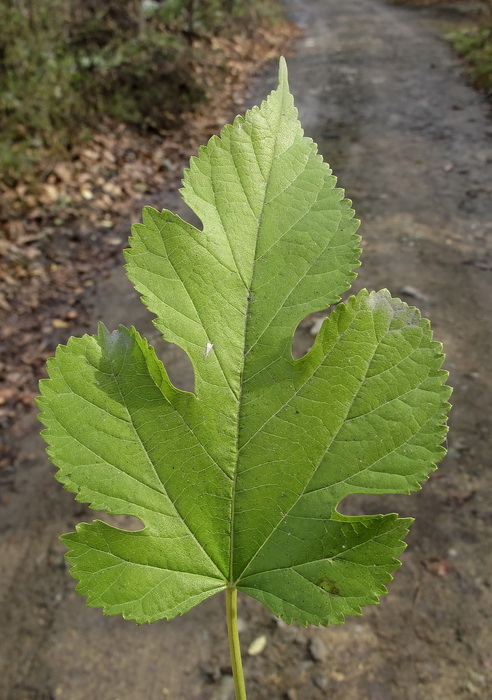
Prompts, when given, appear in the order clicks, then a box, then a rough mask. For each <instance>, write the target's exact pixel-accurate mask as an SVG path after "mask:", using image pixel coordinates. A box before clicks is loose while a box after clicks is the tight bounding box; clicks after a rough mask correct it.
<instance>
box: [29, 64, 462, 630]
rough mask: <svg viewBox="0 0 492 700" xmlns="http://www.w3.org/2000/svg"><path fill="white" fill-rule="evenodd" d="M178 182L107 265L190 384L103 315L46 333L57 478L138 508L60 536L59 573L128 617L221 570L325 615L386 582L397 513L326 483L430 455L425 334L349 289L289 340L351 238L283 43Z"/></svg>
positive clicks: (384, 472)
mask: <svg viewBox="0 0 492 700" xmlns="http://www.w3.org/2000/svg"><path fill="white" fill-rule="evenodd" d="M183 182H184V187H183V190H182V194H183V198H184V200H185V202H186V203H187V204H188V205H189V206H190V207H191V208H192V209H193V210H194V211H195V212H196V213H197V215H198V216H199V218H200V220H201V222H202V225H203V228H202V230H200V229H198V228H196V227H194V226H192V225H190V224H188V223H186V222H185V221H183V220H182V219H181V218H180V217H178V216H176V215H174V214H172V213H171V212H169V211H166V210H164V211H162V212H158V211H156V210H154V209H151V208H149V207H147V208H145V209H144V214H143V223H142V224H137V225H135V226H134V229H133V236H132V238H131V240H130V244H131V247H130V249H129V250H128V251H127V261H128V266H127V269H128V276H129V277H130V279H131V280H132V282H133V283H134V284H135V287H136V289H137V290H138V291H139V292H140V294H141V295H142V300H143V302H144V303H145V304H146V305H147V307H148V308H149V310H150V311H151V312H152V313H153V314H155V316H156V318H155V324H156V326H157V328H159V330H160V331H161V332H162V334H163V336H164V338H165V339H166V340H168V341H170V342H173V343H175V344H177V345H179V346H180V347H181V348H183V349H184V350H185V351H186V353H187V354H188V356H189V357H190V359H191V362H192V364H193V368H194V372H195V390H194V393H193V394H191V393H187V392H183V391H180V390H178V389H176V388H175V387H174V386H173V385H172V384H171V382H170V380H169V377H168V376H167V373H166V371H165V369H164V366H163V365H162V363H161V362H160V360H159V359H158V358H157V357H156V355H155V352H154V350H153V349H152V348H150V347H149V346H148V345H147V342H146V341H145V340H143V339H142V338H141V337H140V335H139V334H138V332H137V331H136V330H135V329H134V328H130V329H127V328H125V327H123V326H120V327H119V329H118V330H117V331H115V332H113V333H109V332H108V331H107V330H106V329H105V328H104V326H101V327H100V329H99V333H98V335H97V336H84V337H83V338H80V339H77V338H72V339H71V340H70V341H69V343H68V345H67V346H66V347H63V346H60V347H59V348H58V350H57V353H56V356H55V358H54V359H52V360H51V361H50V362H49V375H50V379H49V380H43V381H42V382H41V391H42V397H41V398H40V399H39V405H40V408H41V410H42V413H41V420H42V422H43V423H44V425H45V426H46V428H47V429H46V430H45V431H44V437H45V439H46V440H47V442H48V443H49V445H50V447H49V454H50V457H51V459H52V461H53V462H54V463H55V464H56V465H57V466H58V468H59V471H58V477H57V478H58V479H59V480H60V481H61V482H62V483H63V485H64V486H65V488H67V489H68V490H70V491H73V492H75V493H76V494H77V496H76V498H77V500H80V501H83V502H86V503H89V504H90V506H91V507H92V508H96V509H101V510H105V511H106V512H108V513H110V514H127V515H132V516H135V517H137V518H139V519H140V520H141V521H142V523H143V528H142V529H141V530H139V531H137V532H127V531H124V530H120V529H118V528H115V527H111V526H109V525H107V524H105V523H102V522H100V521H95V522H94V523H92V524H86V523H83V524H81V525H79V526H78V527H77V529H76V532H74V533H71V534H68V535H65V536H64V537H63V538H62V539H63V541H64V542H65V543H66V544H67V546H68V547H69V548H70V552H69V554H68V560H69V562H70V563H71V564H72V573H73V575H74V576H75V578H77V579H78V580H79V581H80V583H79V586H78V590H79V591H80V592H81V593H83V594H84V595H87V597H88V603H89V605H93V606H99V607H102V608H103V609H104V611H105V612H106V613H107V614H114V613H121V614H122V615H123V616H124V617H127V618H131V619H134V620H136V621H137V622H152V621H154V620H157V619H160V618H172V617H174V616H175V615H177V614H183V613H184V612H186V611H187V610H189V609H190V608H191V607H193V606H194V605H196V604H198V603H199V602H200V601H202V600H204V599H205V598H207V597H209V596H211V595H213V594H214V593H216V592H218V591H219V590H222V589H224V588H226V587H227V586H235V587H237V588H238V589H239V590H242V591H243V592H245V593H247V594H249V595H251V596H253V597H255V598H257V599H258V600H260V601H261V602H262V603H264V604H265V605H266V606H267V607H269V608H270V610H272V612H273V613H274V614H275V615H278V616H279V617H281V618H283V619H284V620H286V621H287V622H291V621H296V622H298V623H299V624H302V625H306V624H308V623H310V624H322V625H327V624H330V623H340V622H342V621H343V619H344V616H345V615H358V614H360V610H361V606H363V605H368V604H373V603H376V602H377V601H378V597H379V596H380V595H382V594H384V593H385V592H386V588H385V585H386V584H387V583H388V582H389V581H390V580H391V572H393V571H394V570H395V569H396V568H398V566H399V561H398V559H397V557H398V556H399V554H400V553H401V552H402V551H403V549H404V547H405V545H404V543H403V538H404V536H405V534H406V532H407V529H408V526H409V524H410V522H411V521H410V519H399V518H398V517H397V516H396V515H394V514H390V515H380V516H361V517H348V516H345V515H342V514H341V513H340V512H339V510H338V507H339V504H340V502H341V501H342V500H343V499H344V498H346V497H347V496H350V495H351V494H360V493H369V494H370V493H374V494H376V493H379V494H381V493H410V492H411V491H413V490H417V489H419V488H420V484H421V483H422V482H423V481H424V480H425V479H426V478H427V475H428V474H429V473H430V472H431V471H432V470H433V469H434V468H435V463H436V462H437V461H438V460H439V459H441V457H442V456H443V454H444V450H443V448H442V447H440V444H441V443H442V441H443V439H444V436H445V432H446V427H445V416H446V412H447V410H448V407H449V406H448V403H447V399H448V397H449V393H450V390H449V389H448V387H446V386H444V384H443V383H444V381H445V379H446V376H447V375H446V372H444V371H443V370H441V369H440V367H441V364H442V359H443V356H442V354H441V346H440V345H439V344H438V343H436V342H433V340H432V334H431V331H430V327H429V323H428V322H427V321H425V320H422V319H421V318H420V316H419V314H418V312H417V310H416V309H414V308H412V307H408V306H407V305H406V304H404V303H403V302H401V301H400V300H398V299H392V298H391V296H390V294H389V292H388V291H386V290H383V291H380V292H377V293H376V292H371V293H368V292H367V291H366V290H363V291H362V292H360V293H359V294H358V295H357V296H353V297H351V298H350V299H349V301H348V302H347V303H346V304H342V303H339V304H338V305H337V307H336V309H335V311H334V312H333V313H332V314H331V315H330V317H329V318H328V319H327V320H326V321H325V322H324V324H323V326H322V328H321V330H320V332H319V334H318V336H317V338H316V341H315V343H314V346H313V348H312V349H311V350H310V352H308V353H307V355H306V356H305V357H303V358H302V359H300V360H295V359H294V358H293V357H292V337H293V333H294V330H295V328H296V327H297V325H298V323H299V322H300V321H301V320H302V319H303V318H304V317H305V316H306V315H307V314H309V313H311V312H314V311H320V310H322V309H324V308H326V307H327V306H330V305H331V304H334V303H336V302H338V301H339V299H340V294H341V293H342V292H344V291H346V290H347V289H348V288H349V287H350V284H351V282H352V280H353V278H354V276H355V275H354V269H355V268H356V267H357V266H358V264H359V263H358V254H359V250H358V247H357V246H358V242H359V238H358V236H357V235H356V230H357V226H358V222H357V221H356V220H355V219H354V218H353V211H352V209H351V203H350V202H349V201H348V200H347V199H344V197H343V191H342V190H340V189H338V188H337V187H336V186H335V184H336V179H335V178H334V177H333V175H332V174H331V170H330V168H329V166H328V165H327V164H326V163H324V162H323V161H322V158H321V156H320V155H318V153H317V149H316V145H315V144H314V143H313V142H312V141H311V140H310V139H308V138H305V137H304V135H303V132H302V129H301V125H300V124H299V122H298V120H297V112H296V109H295V107H294V103H293V98H292V96H291V94H290V92H289V89H288V84H287V74H286V67H285V63H284V62H283V61H282V62H281V68H280V81H279V87H278V89H277V90H275V91H274V92H272V93H271V95H270V96H269V97H268V99H267V100H266V101H265V102H264V103H263V104H262V105H261V107H259V108H258V107H255V108H253V109H252V110H251V111H249V112H247V113H246V115H245V117H244V118H243V117H237V118H236V120H235V121H234V123H233V125H228V126H226V127H225V128H224V129H223V131H222V132H221V134H220V137H213V138H212V139H211V140H210V141H209V143H208V145H207V146H205V147H202V148H200V150H199V153H198V156H197V157H196V158H192V159H191V163H190V168H189V170H187V171H186V172H185V177H184V181H183Z"/></svg>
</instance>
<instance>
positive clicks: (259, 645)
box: [248, 634, 267, 656]
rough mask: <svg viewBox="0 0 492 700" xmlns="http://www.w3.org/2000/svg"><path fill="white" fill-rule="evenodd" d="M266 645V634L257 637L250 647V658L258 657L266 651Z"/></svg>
mask: <svg viewBox="0 0 492 700" xmlns="http://www.w3.org/2000/svg"><path fill="white" fill-rule="evenodd" d="M266 645H267V638H266V636H265V635H264V634H262V635H261V636H260V637H256V639H253V641H252V642H251V644H250V645H249V647H248V654H249V655H250V656H257V655H258V654H261V652H262V651H263V650H264V649H265V647H266Z"/></svg>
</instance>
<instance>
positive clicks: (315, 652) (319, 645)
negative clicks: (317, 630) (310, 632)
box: [308, 637, 328, 662]
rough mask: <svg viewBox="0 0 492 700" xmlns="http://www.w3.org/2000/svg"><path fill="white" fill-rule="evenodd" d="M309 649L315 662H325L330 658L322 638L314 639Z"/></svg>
mask: <svg viewBox="0 0 492 700" xmlns="http://www.w3.org/2000/svg"><path fill="white" fill-rule="evenodd" d="M308 649H309V653H310V654H311V657H312V659H313V660H314V661H319V662H324V661H326V659H327V658H328V652H327V650H326V647H325V645H324V644H323V642H322V640H321V639H320V637H312V638H311V639H310V640H309V645H308Z"/></svg>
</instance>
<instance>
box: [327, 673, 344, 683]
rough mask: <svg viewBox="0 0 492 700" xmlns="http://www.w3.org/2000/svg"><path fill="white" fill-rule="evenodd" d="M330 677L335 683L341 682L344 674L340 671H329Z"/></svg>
mask: <svg viewBox="0 0 492 700" xmlns="http://www.w3.org/2000/svg"><path fill="white" fill-rule="evenodd" d="M330 678H332V679H333V680H334V681H335V682H336V683H343V681H344V680H345V674H344V673H340V671H332V672H331V673H330Z"/></svg>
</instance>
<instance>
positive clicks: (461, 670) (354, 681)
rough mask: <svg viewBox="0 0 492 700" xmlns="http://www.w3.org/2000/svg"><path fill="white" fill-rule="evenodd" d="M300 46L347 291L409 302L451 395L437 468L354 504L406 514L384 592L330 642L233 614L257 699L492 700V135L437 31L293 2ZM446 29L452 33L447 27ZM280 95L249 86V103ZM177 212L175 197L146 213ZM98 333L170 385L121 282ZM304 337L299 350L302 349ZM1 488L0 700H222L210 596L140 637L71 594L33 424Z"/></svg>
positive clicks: (252, 610) (171, 358)
mask: <svg viewBox="0 0 492 700" xmlns="http://www.w3.org/2000/svg"><path fill="white" fill-rule="evenodd" d="M288 1H289V7H290V11H291V13H292V16H293V18H294V19H295V20H296V21H298V22H299V23H300V24H301V25H302V26H303V28H304V30H305V35H304V37H303V38H302V39H301V40H300V41H299V42H298V45H297V47H296V55H295V56H294V57H293V58H291V59H290V61H289V68H290V81H291V87H292V90H293V92H294V94H295V95H296V98H297V103H298V106H299V109H300V115H301V119H302V121H303V124H304V127H305V131H306V133H307V134H308V135H310V136H312V137H313V138H314V139H315V140H316V141H317V142H318V144H319V146H320V150H321V152H322V153H323V155H324V156H325V158H326V160H328V161H329V162H330V163H331V164H332V166H333V167H334V169H335V172H336V173H337V174H338V176H339V182H340V183H341V185H342V186H344V187H345V188H346V191H347V193H348V195H349V196H350V197H351V198H352V199H353V201H354V206H355V208H356V211H357V213H358V215H359V216H360V217H361V218H362V221H363V224H362V228H361V232H362V235H363V239H364V240H363V244H364V254H363V267H362V268H361V271H360V275H359V278H358V280H357V282H356V284H355V289H359V288H361V287H368V288H373V289H374V288H381V287H388V288H389V289H390V290H391V292H392V293H393V294H396V295H400V296H401V297H402V298H404V299H405V300H406V301H408V302H411V303H415V304H417V305H418V306H419V307H420V308H421V309H422V311H423V313H424V314H425V315H426V316H428V317H429V318H430V319H431V321H432V323H433V326H434V329H435V335H436V337H437V338H438V339H439V340H441V341H443V342H444V344H445V349H446V352H447V368H448V369H449V371H450V374H451V379H450V383H451V384H452V385H453V386H454V388H455V390H454V398H453V403H454V409H453V412H452V416H451V430H450V434H449V453H448V456H447V458H446V459H445V461H444V462H443V464H442V466H441V468H440V470H439V471H438V472H437V473H436V474H435V475H434V476H433V477H432V478H431V479H430V481H429V482H428V484H427V485H426V486H425V488H424V489H423V491H421V492H420V493H418V494H414V495H413V496H411V497H403V496H402V497H396V496H395V497H387V496H386V497H381V498H373V497H371V498H367V497H364V498H352V499H349V500H348V501H347V503H346V504H344V505H345V508H344V509H345V512H351V513H355V512H358V513H359V512H364V513H372V512H390V511H393V510H395V511H397V512H399V513H400V514H401V515H405V516H406V515H411V516H414V517H416V521H415V524H414V525H413V527H412V530H411V533H410V536H409V538H408V545H409V546H408V549H407V551H406V552H405V553H404V555H403V556H402V561H403V567H402V568H401V569H400V570H399V571H398V572H397V574H396V576H395V580H394V582H393V584H392V585H391V586H390V591H389V594H388V596H387V597H386V598H385V599H384V600H383V601H382V604H381V605H380V606H377V607H372V608H366V609H365V611H364V614H363V616H362V617H360V618H352V619H349V620H348V621H347V623H346V624H345V625H344V626H343V627H333V628H329V629H314V628H311V629H307V630H304V629H301V628H297V627H288V626H286V625H284V624H281V623H279V622H278V621H276V620H275V619H273V618H272V616H271V615H270V614H269V612H268V611H267V610H266V609H264V608H262V607H261V606H260V605H259V604H257V603H256V601H253V600H251V599H248V598H246V597H243V598H242V600H241V607H240V617H241V622H240V625H241V638H242V641H243V645H244V648H245V649H246V648H247V646H248V645H249V644H250V642H251V641H252V640H253V639H255V638H256V637H258V636H259V635H266V638H267V645H266V648H265V650H264V651H263V652H262V653H261V654H260V655H259V656H255V657H250V656H248V655H247V654H245V671H246V676H247V684H248V688H249V697H250V698H251V700H276V699H280V698H288V699H289V700H295V699H296V698H298V699H299V700H300V699H306V700H310V699H312V700H318V699H321V698H327V697H329V698H331V699H332V700H366V699H367V700H429V699H432V700H453V699H454V698H481V699H484V700H486V699H488V698H492V690H491V688H492V624H491V622H492V620H491V616H492V613H491V610H492V592H491V586H492V549H491V547H490V534H491V525H492V500H491V496H492V493H491V491H492V489H491V481H492V476H491V472H490V454H491V452H492V437H491V435H492V431H491V407H492V406H491V398H490V397H491V396H492V378H491V374H490V371H489V362H490V355H491V342H490V341H491V336H490V328H491V321H492V318H491V315H492V314H491V305H492V304H491V302H492V269H491V268H492V254H491V253H492V251H491V240H492V239H491V237H490V234H491V228H492V226H491V222H490V201H491V193H492V177H491V174H492V173H491V171H492V142H491V139H490V137H491V136H492V121H491V119H490V108H489V106H488V105H487V103H486V102H485V100H484V99H483V98H482V97H481V96H480V95H479V94H477V93H475V92H473V90H472V89H471V88H469V87H468V86H467V85H466V84H465V82H464V80H463V78H462V74H461V68H460V65H459V62H458V61H457V59H456V58H454V57H453V55H452V53H451V51H450V49H449V47H448V46H447V45H446V43H445V42H444V41H443V40H442V39H441V38H440V36H441V30H442V22H443V15H442V14H436V13H435V12H433V11H430V10H424V11H418V12H416V11H414V10H409V9H405V8H401V7H394V6H391V5H388V4H385V3H384V2H383V0H344V2H340V1H339V0H309V2H307V3H306V2H302V1H301V0H288ZM444 19H447V18H446V16H444ZM274 83H275V68H274V67H272V70H271V71H270V73H269V74H268V75H265V76H262V77H261V78H259V79H258V81H257V84H256V85H255V86H254V90H253V94H252V95H251V103H254V102H257V101H258V99H261V98H262V97H264V96H265V95H266V93H267V92H268V90H269V89H270V88H271V87H272V86H273V85H274ZM149 203H153V204H154V205H157V206H166V207H169V208H174V209H178V207H179V203H178V202H177V198H176V195H175V194H173V193H167V192H164V193H162V195H161V196H160V197H159V198H158V199H157V198H156V199H155V200H154V201H153V202H149ZM100 299H101V301H100V304H99V308H98V309H97V314H96V315H95V318H94V323H93V326H94V327H95V320H96V318H97V317H100V318H103V319H104V320H105V322H106V324H107V325H108V326H109V327H114V326H115V325H116V324H117V323H119V322H125V323H127V324H129V323H134V324H135V325H136V326H137V327H138V328H139V330H140V331H141V332H144V333H147V334H148V335H149V336H150V338H151V339H152V340H153V341H154V342H155V343H156V345H157V346H158V349H159V352H160V354H161V357H162V358H163V359H164V361H165V363H166V366H167V367H168V368H169V371H170V373H171V375H172V377H173V378H174V380H175V381H176V383H177V384H178V385H179V386H182V387H190V383H191V381H192V377H191V372H190V367H189V364H188V362H187V360H186V358H184V357H183V355H182V354H181V353H180V352H179V351H178V350H177V349H176V348H174V347H172V346H165V345H164V343H163V342H162V341H160V340H159V338H157V337H156V333H155V330H154V329H153V328H152V326H151V325H150V320H149V318H148V314H147V313H146V311H145V309H144V308H143V306H141V305H140V302H139V301H138V299H137V298H136V296H135V295H134V294H133V292H132V289H131V287H130V284H129V283H128V282H127V281H126V280H125V278H124V276H123V274H122V273H121V272H120V271H117V272H116V273H115V274H114V275H113V277H112V278H111V279H110V280H109V282H108V283H107V284H105V286H104V287H102V288H101V294H100ZM310 324H311V321H308V322H306V323H304V324H302V327H301V328H300V330H299V332H298V334H297V340H296V343H297V348H298V352H302V351H304V350H305V349H306V348H307V347H308V346H309V344H310V343H311V342H312V335H311V334H310V331H309V326H310ZM24 434H25V435H26V438H25V440H24V442H23V445H22V453H21V457H20V460H19V465H18V469H17V477H16V483H15V485H14V488H10V487H9V488H8V489H4V491H3V493H2V496H1V504H0V518H1V520H0V523H1V531H2V539H1V543H0V555H1V556H0V629H1V630H2V634H1V635H0V659H1V661H0V697H1V698H5V699H6V700H27V699H33V700H34V699H35V700H45V699H46V700H48V699H50V700H52V699H55V698H56V699H58V698H61V699H62V700H87V699H88V698H98V699H99V700H137V699H140V698H146V699H149V700H160V699H162V698H167V697H168V698H172V699H173V700H229V699H231V698H232V693H233V691H232V684H231V677H230V666H229V662H228V652H227V642H226V631H225V623H224V617H223V605H224V600H223V598H222V596H216V597H215V598H212V599H211V600H209V601H207V602H205V603H203V604H202V605H200V606H199V607H198V608H195V609H194V610H193V611H192V612H191V613H189V614H188V615H187V616H186V617H184V618H180V619H176V620H174V621H172V622H169V623H167V622H159V623H155V624H154V625H152V626H150V627H148V626H145V627H137V626H135V625H133V623H130V622H125V621H123V620H122V619H120V618H108V617H103V616H102V615H101V613H100V612H99V611H98V610H91V609H88V608H86V607H85V605H84V600H83V599H82V598H80V597H79V596H77V595H76V594H75V593H74V582H73V581H72V580H71V579H70V577H69V576H68V574H67V572H66V568H65V565H64V561H63V551H64V550H63V548H62V547H61V545H59V544H58V542H57V536H58V535H59V534H60V533H62V532H65V531H67V530H69V529H71V528H72V527H73V525H74V523H75V522H77V521H79V520H80V519H84V518H85V519H91V518H92V517H93V515H94V514H93V513H92V512H88V511H87V510H86V508H85V507H84V506H83V505H81V504H76V503H75V502H74V500H73V497H72V495H71V494H68V493H65V492H64V491H62V489H61V487H60V486H59V485H58V484H57V483H56V482H55V480H54V479H53V478H52V467H51V466H50V465H49V463H48V462H47V460H46V458H45V457H44V454H43V448H42V445H41V442H40V439H39V437H38V436H37V425H36V423H35V418H34V416H31V417H29V418H28V419H26V421H25V425H24Z"/></svg>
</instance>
